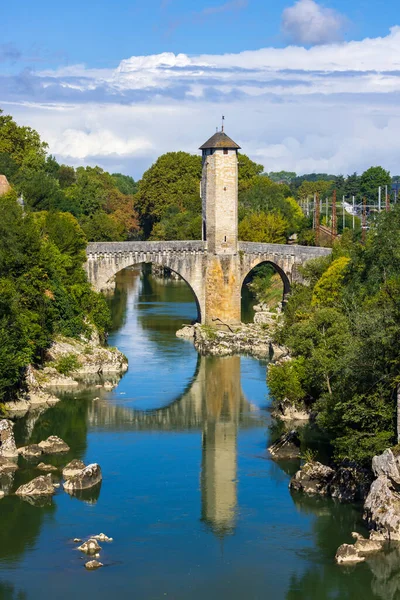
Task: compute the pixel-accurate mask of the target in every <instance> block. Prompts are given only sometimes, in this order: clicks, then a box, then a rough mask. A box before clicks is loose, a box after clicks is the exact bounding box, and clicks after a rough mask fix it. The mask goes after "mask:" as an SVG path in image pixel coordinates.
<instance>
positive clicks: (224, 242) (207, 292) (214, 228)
mask: <svg viewBox="0 0 400 600" xmlns="http://www.w3.org/2000/svg"><path fill="white" fill-rule="evenodd" d="M239 149H240V146H238V144H236V142H234V141H233V140H232V139H231V138H230V137H228V136H227V135H226V133H225V132H224V131H223V130H222V131H217V132H216V133H215V134H214V135H213V136H212V137H211V138H210V139H209V140H207V142H205V143H204V144H203V145H202V146H200V150H201V151H202V161H203V162H202V165H203V166H202V179H201V184H200V190H201V199H202V221H203V226H202V240H201V241H200V240H198V241H197V240H196V241H165V242H95V243H89V244H88V247H87V263H86V271H87V274H88V279H89V281H90V282H91V283H92V285H93V287H94V288H95V289H97V290H100V291H102V290H107V289H110V287H111V288H112V287H113V281H114V277H115V275H116V273H118V271H121V270H122V269H124V268H126V267H129V266H132V265H135V264H139V263H146V262H152V263H155V264H158V265H161V266H165V267H169V268H170V269H171V270H172V271H175V272H176V273H178V274H179V275H181V277H182V278H183V279H184V280H185V281H186V282H187V283H188V285H189V286H190V287H191V289H192V291H193V293H194V295H195V298H196V304H197V308H198V320H199V321H201V323H205V324H208V325H213V326H218V325H220V324H221V323H224V324H226V325H230V326H231V325H236V324H238V323H240V316H241V315H240V295H241V288H242V284H243V281H244V280H245V278H246V276H247V275H248V273H249V272H250V271H251V270H252V269H253V268H254V267H256V266H257V265H259V264H261V263H263V262H269V263H271V264H272V265H273V266H274V267H275V268H276V270H277V272H278V273H279V274H280V275H281V277H282V280H283V283H284V291H285V293H287V292H288V291H289V289H290V285H291V283H292V282H293V281H295V280H299V279H300V276H299V271H298V267H299V266H301V265H303V264H304V263H305V262H307V260H309V259H311V258H317V257H319V256H325V255H326V254H329V253H330V252H331V250H330V248H313V247H306V246H293V245H290V246H289V245H286V244H258V243H252V242H239V241H238V150H239Z"/></svg>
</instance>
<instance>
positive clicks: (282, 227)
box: [239, 213, 288, 244]
mask: <svg viewBox="0 0 400 600" xmlns="http://www.w3.org/2000/svg"><path fill="white" fill-rule="evenodd" d="M287 229H288V222H287V221H286V220H285V219H284V218H283V217H282V216H281V215H279V214H272V213H271V214H266V213H252V214H250V215H248V216H246V217H245V218H244V219H243V220H242V221H241V222H240V223H239V239H241V240H244V241H247V242H269V243H274V244H283V243H285V241H286V231H287Z"/></svg>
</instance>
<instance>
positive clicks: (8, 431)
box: [0, 419, 18, 458]
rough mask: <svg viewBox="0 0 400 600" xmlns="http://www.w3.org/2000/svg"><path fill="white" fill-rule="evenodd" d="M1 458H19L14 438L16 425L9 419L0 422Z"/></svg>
mask: <svg viewBox="0 0 400 600" xmlns="http://www.w3.org/2000/svg"><path fill="white" fill-rule="evenodd" d="M0 456H2V457H4V458H13V457H15V456H18V450H17V447H16V445H15V438H14V425H13V423H12V422H11V421H9V420H8V419H2V420H1V421H0Z"/></svg>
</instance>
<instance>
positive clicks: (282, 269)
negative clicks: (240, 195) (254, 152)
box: [86, 241, 331, 324]
mask: <svg viewBox="0 0 400 600" xmlns="http://www.w3.org/2000/svg"><path fill="white" fill-rule="evenodd" d="M330 252H331V250H330V249H329V248H315V247H311V246H296V245H285V244H258V243H253V242H238V252H237V254H236V255H233V256H231V255H227V256H222V257H214V256H212V255H211V256H210V254H209V253H208V251H207V242H204V241H172V242H96V243H90V244H88V247H87V263H86V270H87V274H88V278H89V281H90V282H91V283H92V285H93V287H94V288H95V289H96V290H98V291H106V290H108V289H112V288H113V286H114V278H115V275H116V274H117V273H118V272H119V271H121V270H122V269H125V268H126V267H130V266H133V265H138V264H140V263H153V264H156V265H160V266H163V267H168V268H169V269H171V271H174V272H175V273H177V274H178V275H180V277H182V279H184V280H185V281H186V283H187V284H188V285H189V287H190V288H191V289H192V291H193V294H194V298H195V300H196V304H197V310H198V320H199V321H200V322H201V323H209V324H212V323H213V322H214V323H215V321H216V320H218V319H221V320H222V321H223V322H230V323H232V322H233V323H234V322H238V321H240V294H241V287H242V285H243V282H244V280H245V279H246V277H247V276H248V274H249V273H250V271H251V270H252V269H254V267H256V266H258V265H260V264H262V263H269V264H271V265H272V266H273V267H274V268H275V269H276V271H277V272H278V273H279V275H280V276H281V278H282V281H283V289H284V294H287V293H289V292H290V286H291V284H292V283H293V282H295V281H300V280H301V276H300V273H299V267H300V266H302V265H304V264H305V263H306V262H307V261H308V260H310V259H313V258H318V257H321V256H326V255H327V254H329V253H330ZM210 298H212V299H214V301H213V303H212V306H210V302H208V300H209V299H210ZM229 304H233V312H235V313H236V318H235V317H234V318H229V317H230V315H229V314H228V315H227V311H226V305H229ZM227 317H228V318H227Z"/></svg>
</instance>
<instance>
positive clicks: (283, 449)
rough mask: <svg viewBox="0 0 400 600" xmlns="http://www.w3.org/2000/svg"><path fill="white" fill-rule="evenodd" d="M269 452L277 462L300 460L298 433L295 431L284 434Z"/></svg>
mask: <svg viewBox="0 0 400 600" xmlns="http://www.w3.org/2000/svg"><path fill="white" fill-rule="evenodd" d="M268 450H269V453H270V455H271V456H272V458H274V459H276V460H285V459H294V458H300V454H301V453H300V439H299V435H298V433H297V431H295V430H294V429H293V430H292V431H289V432H288V433H284V434H283V435H281V437H280V438H279V440H278V441H277V442H275V444H272V446H270V447H269V448H268Z"/></svg>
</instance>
